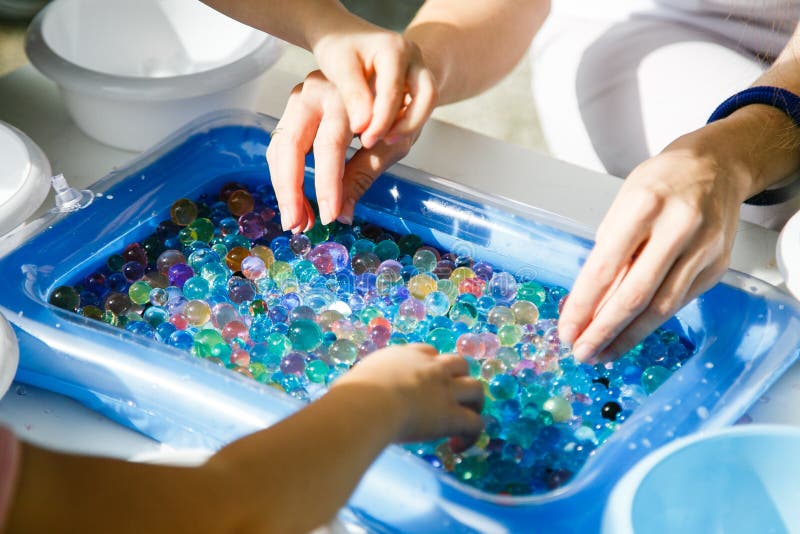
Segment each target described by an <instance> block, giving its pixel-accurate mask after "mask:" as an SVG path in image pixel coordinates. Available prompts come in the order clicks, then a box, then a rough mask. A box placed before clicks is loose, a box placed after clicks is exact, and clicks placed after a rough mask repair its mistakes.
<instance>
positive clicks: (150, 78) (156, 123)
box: [25, 0, 283, 150]
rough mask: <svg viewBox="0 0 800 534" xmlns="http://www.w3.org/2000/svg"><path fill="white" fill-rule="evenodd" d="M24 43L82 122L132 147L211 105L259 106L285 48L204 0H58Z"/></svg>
mask: <svg viewBox="0 0 800 534" xmlns="http://www.w3.org/2000/svg"><path fill="white" fill-rule="evenodd" d="M25 48H26V52H27V54H28V58H29V59H30V61H31V63H33V64H34V66H36V68H37V69H39V70H40V71H41V72H42V73H43V74H44V75H45V76H47V77H49V78H50V79H52V80H53V81H54V82H55V83H56V84H58V86H59V87H60V88H61V92H62V95H63V97H64V100H65V102H66V106H67V109H68V110H69V113H70V115H71V116H72V118H73V120H74V121H75V123H76V124H77V125H78V126H79V127H80V128H81V130H83V131H84V132H85V133H86V134H88V135H89V136H91V137H93V138H95V139H97V140H98V141H100V142H103V143H106V144H109V145H113V146H117V147H120V148H124V149H128V150H144V149H145V148H148V147H150V146H152V145H154V144H155V143H157V142H158V141H161V140H162V139H163V138H164V137H166V136H167V135H168V134H170V133H172V132H173V131H174V130H176V129H177V128H179V127H180V126H182V125H184V124H185V123H186V122H188V121H190V120H192V119H194V118H195V117H198V116H200V115H202V114H204V113H207V112H209V111H213V110H217V109H225V108H241V109H251V110H252V109H254V107H255V104H256V100H257V98H258V89H259V83H258V82H259V80H258V79H259V77H260V76H261V75H262V74H263V73H264V72H265V71H266V70H267V69H268V68H269V67H270V66H272V65H273V64H274V63H275V61H277V59H278V58H279V57H280V55H281V52H282V50H283V48H282V46H281V41H279V40H278V39H276V38H274V37H272V36H270V35H267V34H265V33H263V32H260V31H258V30H255V29H253V28H250V27H248V26H246V25H244V24H241V23H239V22H237V21H235V20H233V19H230V18H228V17H226V16H224V15H222V14H220V13H218V12H217V11H214V10H213V9H211V8H210V7H208V6H206V5H204V4H203V3H201V2H200V1H198V0H55V1H53V2H52V3H50V4H49V5H48V6H47V7H46V8H45V9H44V10H42V11H41V12H40V13H39V14H38V15H37V16H36V18H35V19H34V20H33V22H32V23H31V25H30V28H29V29H28V34H27V39H26V43H25Z"/></svg>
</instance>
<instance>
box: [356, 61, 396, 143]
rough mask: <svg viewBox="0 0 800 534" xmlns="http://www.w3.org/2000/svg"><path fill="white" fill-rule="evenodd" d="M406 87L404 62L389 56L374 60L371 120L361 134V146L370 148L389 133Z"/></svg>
mask: <svg viewBox="0 0 800 534" xmlns="http://www.w3.org/2000/svg"><path fill="white" fill-rule="evenodd" d="M405 86H406V69H405V62H403V61H401V60H400V58H397V57H395V56H393V55H390V54H380V55H379V56H378V57H377V58H376V59H375V104H374V105H373V108H372V120H370V122H369V126H367V129H366V130H364V132H363V133H362V134H361V144H362V145H364V147H366V148H372V147H373V146H375V143H377V142H378V141H379V140H380V139H382V138H383V136H384V135H386V133H387V132H388V131H389V128H391V126H392V124H393V123H394V120H395V117H397V112H398V111H399V110H400V107H401V106H402V105H403V95H404V94H405Z"/></svg>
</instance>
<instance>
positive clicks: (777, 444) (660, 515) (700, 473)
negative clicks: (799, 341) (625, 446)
mask: <svg viewBox="0 0 800 534" xmlns="http://www.w3.org/2000/svg"><path fill="white" fill-rule="evenodd" d="M798 453H800V428H795V427H789V426H781V425H749V426H738V427H733V428H728V429H725V430H712V431H708V432H701V433H698V434H695V435H692V436H689V437H686V438H683V439H679V440H676V441H674V442H672V443H671V444H669V445H666V446H664V447H662V448H660V449H658V450H656V451H655V452H653V453H651V454H650V455H648V456H646V457H645V458H644V459H643V460H642V461H640V462H639V463H638V464H636V466H635V467H634V468H633V469H631V470H630V471H628V473H627V474H626V475H625V476H624V477H623V478H622V479H620V481H619V483H618V484H617V485H616V487H615V488H614V490H613V491H612V493H611V496H610V498H609V500H608V504H607V505H606V511H605V514H604V517H603V533H604V534H633V533H636V534H642V533H646V534H661V533H664V534H667V533H669V534H673V533H675V532H679V533H680V534H695V533H697V534H708V533H711V532H722V533H725V534H752V533H754V532H761V533H784V532H800V506H798V503H800V459H798Z"/></svg>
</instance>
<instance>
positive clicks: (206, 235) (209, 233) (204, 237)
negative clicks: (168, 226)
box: [189, 217, 214, 243]
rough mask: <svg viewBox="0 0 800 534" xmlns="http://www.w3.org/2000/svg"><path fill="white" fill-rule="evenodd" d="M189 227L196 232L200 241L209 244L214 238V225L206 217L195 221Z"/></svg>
mask: <svg viewBox="0 0 800 534" xmlns="http://www.w3.org/2000/svg"><path fill="white" fill-rule="evenodd" d="M189 227H190V228H192V229H193V230H194V231H195V234H196V235H197V240H198V241H203V242H204V243H208V242H209V241H211V239H213V238H214V223H213V222H211V221H210V220H208V219H206V218H205V217H201V218H199V219H195V220H194V222H192V224H190V225H189Z"/></svg>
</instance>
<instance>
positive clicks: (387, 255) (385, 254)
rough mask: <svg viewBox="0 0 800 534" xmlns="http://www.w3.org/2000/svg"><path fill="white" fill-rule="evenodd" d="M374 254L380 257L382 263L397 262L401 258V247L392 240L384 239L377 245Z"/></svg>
mask: <svg viewBox="0 0 800 534" xmlns="http://www.w3.org/2000/svg"><path fill="white" fill-rule="evenodd" d="M372 252H373V253H374V254H375V255H376V256H378V257H379V258H380V259H381V261H385V260H396V259H397V258H399V257H400V247H398V246H397V243H395V242H394V241H392V240H391V239H384V240H383V241H381V242H380V243H378V244H377V245H375V249H374V250H373V251H372Z"/></svg>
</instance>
